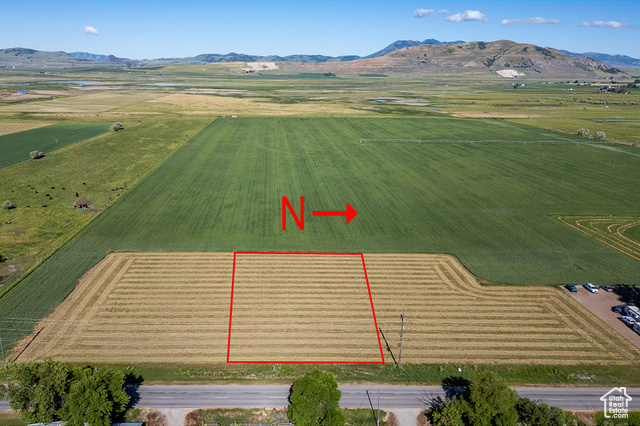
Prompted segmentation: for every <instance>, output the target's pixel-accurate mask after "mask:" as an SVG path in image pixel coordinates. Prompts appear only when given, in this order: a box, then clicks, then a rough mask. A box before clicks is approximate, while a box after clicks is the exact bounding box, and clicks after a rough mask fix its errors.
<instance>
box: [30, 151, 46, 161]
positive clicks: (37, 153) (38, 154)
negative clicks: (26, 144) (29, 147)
mask: <svg viewBox="0 0 640 426" xmlns="http://www.w3.org/2000/svg"><path fill="white" fill-rule="evenodd" d="M29 157H31V159H32V160H37V159H38V158H41V157H44V152H42V151H38V150H37V149H36V150H35V151H31V152H30V153H29Z"/></svg>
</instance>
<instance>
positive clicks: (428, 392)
mask: <svg viewBox="0 0 640 426" xmlns="http://www.w3.org/2000/svg"><path fill="white" fill-rule="evenodd" d="M289 388H290V387H289V386H287V385H260V386H243V385H203V386H142V387H140V389H139V395H140V400H139V401H138V403H137V406H139V407H151V408H158V409H163V408H205V407H284V406H286V405H288V396H289ZM340 389H341V390H342V399H341V401H340V402H341V405H342V406H343V407H348V408H366V407H370V402H369V399H368V397H367V391H368V392H369V395H370V396H371V403H372V404H373V406H374V407H377V405H378V394H379V395H380V408H381V409H388V410H393V409H394V408H420V409H422V408H425V407H426V406H427V405H428V403H429V401H430V400H431V399H432V398H436V397H443V396H444V391H443V389H442V387H440V386H388V385H383V386H377V385H342V386H340ZM515 390H516V391H518V393H519V394H520V396H522V397H527V398H531V399H534V400H537V401H540V402H546V403H547V404H549V405H552V406H557V407H561V408H563V409H565V410H602V408H603V403H602V402H601V401H600V397H601V396H602V395H604V394H605V393H606V392H608V391H609V390H610V389H609V388H515ZM627 393H628V395H629V396H631V397H632V398H633V400H632V401H631V403H630V406H629V408H630V409H632V410H640V388H629V389H627ZM0 409H9V403H8V402H7V401H0Z"/></svg>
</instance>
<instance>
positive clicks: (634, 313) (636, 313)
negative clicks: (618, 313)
mask: <svg viewBox="0 0 640 426" xmlns="http://www.w3.org/2000/svg"><path fill="white" fill-rule="evenodd" d="M624 313H625V314H627V316H630V317H632V318H634V319H635V320H636V321H637V320H638V318H640V309H638V307H637V306H633V305H631V306H626V307H625V308H624Z"/></svg>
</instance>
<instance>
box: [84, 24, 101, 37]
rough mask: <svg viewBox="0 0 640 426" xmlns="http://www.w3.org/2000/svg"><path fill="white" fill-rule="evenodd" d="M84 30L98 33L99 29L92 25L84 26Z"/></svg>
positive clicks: (87, 32) (90, 33)
mask: <svg viewBox="0 0 640 426" xmlns="http://www.w3.org/2000/svg"><path fill="white" fill-rule="evenodd" d="M84 32H85V33H86V34H89V35H98V29H97V28H93V27H92V26H91V25H87V26H86V27H84Z"/></svg>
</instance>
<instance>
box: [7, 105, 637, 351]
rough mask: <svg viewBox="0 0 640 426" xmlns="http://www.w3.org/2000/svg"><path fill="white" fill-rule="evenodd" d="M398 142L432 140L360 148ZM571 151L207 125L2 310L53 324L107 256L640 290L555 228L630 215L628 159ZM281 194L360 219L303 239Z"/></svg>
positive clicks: (509, 138)
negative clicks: (331, 262) (393, 256)
mask: <svg viewBox="0 0 640 426" xmlns="http://www.w3.org/2000/svg"><path fill="white" fill-rule="evenodd" d="M399 136H402V138H403V139H410V140H433V141H439V142H433V143H421V144H417V143H410V142H366V143H363V144H360V143H359V141H360V140H361V139H395V138H398V137H399ZM443 140H444V141H443ZM447 140H448V141H449V142H447ZM451 140H457V141H460V140H466V141H467V142H450V141H451ZM484 140H491V141H494V142H482V141H484ZM500 140H502V141H503V142H500ZM468 141H476V143H473V144H471V143H470V142H468ZM513 141H516V142H515V143H514V142H513ZM536 141H555V142H560V143H540V142H538V143H535V142H536ZM568 141H582V142H584V141H583V140H581V139H578V138H577V137H568V136H566V135H562V134H558V133H554V132H548V131H539V130H536V129H534V128H530V127H527V126H521V125H511V124H505V123H503V122H501V121H496V120H477V119H476V120H474V119H467V118H446V117H431V118H428V119H425V118H413V119H412V118H404V119H400V118H336V119H326V118H242V117H240V118H220V119H216V120H215V121H213V122H212V123H211V124H210V125H209V126H208V127H206V128H205V129H204V130H203V131H202V132H200V133H198V134H197V135H196V136H195V137H193V138H191V139H190V140H189V141H188V142H187V143H186V145H184V146H183V147H182V148H180V149H178V150H177V151H176V152H175V153H174V154H173V155H172V156H171V157H170V158H169V159H168V160H167V161H166V162H164V163H163V164H161V165H160V166H159V167H158V168H157V169H156V170H155V171H154V172H153V173H152V174H150V175H148V176H147V177H146V178H145V179H144V180H143V181H142V182H140V183H139V184H138V185H137V186H136V187H135V188H133V189H132V190H130V191H127V192H126V194H125V195H123V196H122V197H120V198H119V200H118V202H117V203H114V204H113V206H111V207H110V208H109V209H108V211H107V212H105V214H101V215H99V216H98V217H96V218H95V219H94V220H93V221H92V222H91V224H90V225H89V226H88V227H87V228H85V229H84V230H83V231H82V232H80V233H79V234H78V235H77V236H76V237H75V238H73V239H72V240H71V241H70V242H69V243H68V244H66V245H65V246H64V247H62V248H61V249H60V250H59V251H58V252H56V254H55V255H54V256H52V257H50V258H49V259H47V260H46V261H45V262H44V263H43V264H42V266H41V267H40V268H38V269H37V270H35V271H34V272H33V273H32V274H31V275H29V276H28V277H27V278H26V279H25V280H24V281H23V282H22V283H21V284H20V285H19V286H17V287H16V288H15V289H13V290H11V291H10V292H9V293H7V294H6V295H5V296H4V297H2V299H0V309H2V311H3V312H9V313H11V317H14V318H19V317H27V318H43V317H45V316H47V315H48V314H50V313H51V312H52V311H53V309H54V308H55V307H56V306H57V305H58V304H59V303H61V302H62V301H63V300H64V298H65V297H66V296H67V295H68V294H69V293H70V292H71V291H72V290H73V288H74V287H75V285H76V283H77V282H78V280H79V279H80V278H81V277H82V275H83V274H84V273H85V272H86V271H87V270H89V269H90V268H92V267H93V266H94V265H96V264H97V263H98V262H99V261H100V260H101V259H103V258H104V256H105V254H106V253H107V252H109V251H112V250H137V251H166V250H169V251H256V250H257V251H277V250H284V251H306V252H309V251H312V252H334V251H339V252H364V253H375V252H378V253H388V252H413V253H454V254H455V255H456V256H457V257H458V258H459V259H460V260H461V262H462V264H463V265H465V267H467V268H469V269H470V271H471V272H472V273H473V274H474V275H476V276H479V277H481V278H483V279H486V280H489V281H494V282H503V283H518V284H555V283H562V282H574V283H580V282H584V281H587V280H589V281H592V280H593V281H597V282H601V283H607V282H609V283H611V282H616V283H617V282H624V283H637V279H638V276H640V275H639V274H638V263H637V261H635V260H634V259H632V258H630V257H628V256H625V255H623V254H621V253H618V252H616V251H615V250H611V249H610V248H608V247H607V246H605V245H603V244H601V243H600V242H599V241H597V240H594V239H592V238H590V237H587V236H585V235H584V234H582V233H580V232H577V231H575V230H574V229H571V228H570V227H568V226H566V225H564V224H562V223H561V222H559V221H557V220H556V219H555V218H554V217H553V215H558V214H561V213H562V212H567V213H573V212H581V213H582V214H592V215H605V214H613V215H620V216H624V215H633V214H634V213H635V209H636V206H637V205H638V204H639V202H640V200H639V198H638V197H639V196H640V195H639V194H638V193H637V191H635V189H634V188H633V186H631V185H628V182H630V181H631V182H632V181H635V180H637V175H638V171H639V170H640V169H639V168H638V167H637V166H638V161H639V160H640V157H637V156H636V155H633V154H634V151H633V150H634V148H632V147H624V146H620V147H615V150H611V149H602V148H612V147H611V146H609V145H607V144H599V145H588V144H580V145H577V144H575V143H566V142H568ZM521 142H527V143H526V144H523V143H521ZM630 154H632V155H630ZM282 196H287V197H289V199H290V200H291V201H292V204H293V206H294V209H296V211H298V210H299V205H298V197H300V196H304V197H305V206H306V208H307V209H308V210H322V209H327V210H328V209H331V210H335V209H339V208H344V205H345V202H349V203H350V204H351V205H352V206H353V207H354V208H355V209H356V210H357V211H358V213H359V215H358V216H357V217H356V218H355V219H354V220H353V221H352V222H351V223H349V225H348V226H346V227H345V224H344V219H342V220H341V219H340V218H322V217H320V218H318V217H312V216H311V215H310V212H309V211H308V212H307V223H306V227H305V230H304V231H301V230H299V229H297V228H296V227H295V225H294V224H293V221H292V220H291V218H289V220H290V224H289V228H288V230H287V231H283V230H282V229H281V198H282ZM559 212H560V213H559ZM25 300H30V302H29V303H28V304H27V303H26V302H25ZM12 325H13V324H11V323H7V325H6V327H7V328H16V329H17V327H12ZM20 333H22V335H24V334H25V333H23V332H18V333H16V334H14V335H13V339H10V338H9V337H7V339H8V340H9V341H10V343H11V341H13V342H15V341H16V339H19V338H20V337H21V334H20Z"/></svg>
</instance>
